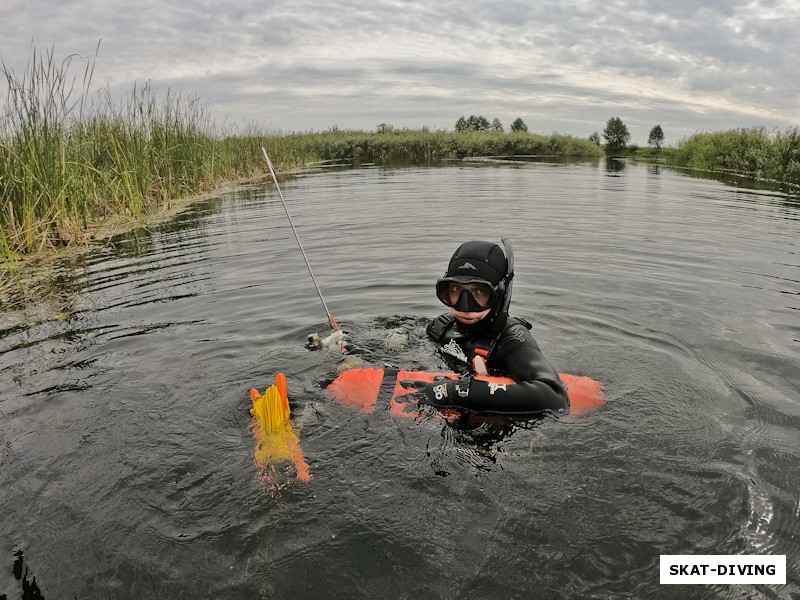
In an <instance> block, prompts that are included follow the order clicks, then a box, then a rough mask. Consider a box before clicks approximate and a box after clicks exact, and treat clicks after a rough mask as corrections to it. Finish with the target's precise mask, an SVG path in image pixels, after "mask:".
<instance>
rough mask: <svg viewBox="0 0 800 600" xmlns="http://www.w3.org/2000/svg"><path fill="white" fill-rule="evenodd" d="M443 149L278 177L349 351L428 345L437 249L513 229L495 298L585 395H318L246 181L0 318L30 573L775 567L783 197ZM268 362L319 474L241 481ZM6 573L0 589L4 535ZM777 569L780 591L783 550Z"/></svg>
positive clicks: (163, 588) (786, 208) (545, 585)
mask: <svg viewBox="0 0 800 600" xmlns="http://www.w3.org/2000/svg"><path fill="white" fill-rule="evenodd" d="M504 160H505V159H504ZM456 165H457V166H455V167H443V168H418V167H399V166H398V167H394V168H391V169H386V168H383V167H371V168H367V169H360V170H344V169H342V168H341V167H337V168H335V169H330V170H329V169H319V170H316V171H312V172H308V173H304V174H302V175H299V176H297V177H294V178H291V179H286V180H285V181H286V182H287V185H286V186H285V188H284V193H285V196H286V199H287V202H288V203H289V205H290V209H291V210H292V216H293V219H294V221H295V223H296V225H297V227H298V231H299V234H300V236H301V238H302V239H303V243H304V246H305V248H306V251H307V253H308V255H309V258H310V261H311V262H312V264H313V266H314V269H315V275H316V276H317V279H318V280H319V285H320V287H321V289H322V290H323V292H324V293H325V296H326V300H327V301H328V303H329V304H330V307H331V309H332V312H333V313H334V314H336V316H337V319H338V320H339V321H340V323H341V324H342V326H343V328H344V329H345V330H346V331H347V332H348V333H350V335H351V338H352V340H353V343H354V345H355V347H356V348H359V349H360V352H359V354H358V356H357V357H358V358H361V359H363V360H365V361H368V362H370V363H371V364H373V365H375V366H377V367H383V366H384V365H385V364H390V365H393V366H397V367H404V368H413V369H418V370H433V369H436V368H437V367H439V366H440V365H439V363H438V361H437V359H436V358H435V354H434V348H433V344H432V343H431V342H429V341H428V340H427V339H426V337H425V333H424V327H425V325H426V324H427V322H428V319H430V318H432V317H434V316H435V315H437V314H439V313H440V312H441V311H442V306H441V304H440V303H439V302H438V300H437V299H436V297H435V293H434V289H433V288H434V286H433V283H434V282H435V281H436V279H437V278H438V277H439V276H440V275H441V268H442V264H441V261H442V258H443V257H446V256H449V255H450V254H451V253H452V248H453V247H454V245H455V243H460V242H462V241H464V239H465V237H466V236H472V235H473V234H475V232H479V235H480V236H481V237H486V238H488V239H499V237H500V235H502V234H507V235H508V236H509V237H510V238H511V239H512V240H513V242H514V245H515V250H516V253H517V260H518V261H519V262H518V264H519V268H518V274H517V277H516V278H515V294H514V302H513V305H512V310H513V311H514V313H515V314H517V315H519V316H520V317H522V318H525V319H527V320H529V321H531V322H532V323H533V326H534V334H535V337H536V339H537V341H538V342H539V344H540V346H541V347H542V350H543V352H544V353H545V354H546V355H547V356H548V358H549V359H550V360H551V361H552V362H553V363H554V365H556V366H557V367H558V368H559V370H560V371H562V372H566V373H576V374H581V375H587V376H591V377H593V378H595V379H598V380H601V381H602V382H603V383H604V386H605V390H606V396H607V398H608V400H609V404H608V405H607V407H606V409H604V410H602V411H598V412H597V413H595V414H592V415H590V416H588V417H578V416H569V417H565V418H561V419H544V420H533V421H527V420H523V421H514V420H506V419H505V418H501V419H499V420H498V419H495V418H493V417H492V418H488V417H486V416H481V415H468V417H467V418H465V419H463V420H459V421H457V422H455V423H454V424H444V423H443V422H442V420H441V419H439V418H437V417H436V416H435V415H433V414H427V413H426V414H423V415H422V416H421V417H420V418H418V419H416V420H415V419H399V418H396V417H393V416H392V415H391V414H390V412H389V411H388V409H386V410H382V411H381V410H376V411H374V412H372V413H369V414H366V413H362V412H359V411H356V410H353V409H352V408H351V407H347V406H342V405H339V404H337V403H335V402H331V401H330V400H329V399H328V398H326V397H325V394H324V392H323V390H322V387H323V386H324V382H325V381H328V380H330V378H332V377H334V376H335V375H336V373H337V367H338V364H339V361H340V359H341V356H337V355H336V354H335V353H332V352H327V351H319V352H308V351H307V350H306V349H305V348H304V343H305V342H306V337H307V335H308V334H309V333H310V332H312V331H320V330H324V329H325V327H326V321H325V315H324V312H323V310H322V309H321V307H320V304H319V299H318V298H317V297H316V294H315V290H314V288H313V285H312V283H311V282H310V281H309V278H308V275H307V272H306V270H305V265H304V263H303V260H302V257H301V255H300V254H299V252H298V250H297V247H296V243H295V240H294V239H293V236H292V233H291V231H290V229H289V226H288V224H287V222H286V219H285V215H284V214H283V212H282V208H281V206H280V203H279V199H278V198H277V195H276V193H275V191H274V189H272V188H271V187H267V188H263V189H258V188H251V189H248V190H242V191H237V192H235V193H232V194H228V195H225V196H224V197H223V198H221V199H220V200H218V201H211V202H207V203H204V204H200V205H198V206H197V207H196V208H195V209H194V211H189V212H187V213H186V214H184V215H182V216H181V217H180V218H179V219H176V221H175V222H174V223H172V224H169V225H165V226H163V227H153V228H151V230H150V231H145V230H140V231H138V232H135V233H131V234H127V235H123V236H119V237H117V238H115V239H114V240H112V241H111V243H110V244H109V245H108V246H107V247H106V248H105V249H102V250H98V251H96V252H93V253H90V254H88V255H87V256H86V257H85V258H84V259H81V261H79V262H76V263H74V265H72V268H73V270H72V271H71V273H72V275H68V274H67V272H66V270H68V266H69V265H68V264H67V263H65V266H64V268H65V269H66V270H65V273H64V276H63V277H62V278H61V279H60V280H58V282H57V285H56V286H55V289H54V293H62V294H63V298H64V302H63V303H56V305H55V306H56V308H59V309H60V308H62V307H66V309H65V312H66V311H69V310H72V312H71V313H70V316H69V317H68V318H65V319H63V320H57V319H53V320H49V321H46V322H38V323H23V324H19V325H17V326H13V327H7V328H5V329H4V330H3V331H2V334H0V340H1V341H2V346H0V360H2V363H1V364H0V373H1V374H2V377H0V419H2V421H1V422H0V425H2V427H0V436H2V437H1V438H0V478H2V482H3V485H2V486H0V504H1V505H2V506H3V507H4V511H5V515H7V517H6V518H4V519H3V520H2V522H0V537H2V539H7V540H29V541H28V542H26V545H25V559H26V561H30V564H31V565H32V566H34V567H35V570H33V569H31V571H30V572H29V574H28V580H29V583H30V582H32V575H33V574H35V575H36V579H37V582H39V583H40V584H41V583H47V586H48V587H47V588H46V589H45V590H44V593H45V594H46V595H47V596H48V597H50V596H52V597H79V598H80V597H115V598H134V597H155V596H160V597H176V598H177V597H211V596H215V597H227V598H252V597H259V596H260V595H264V594H268V595H269V594H271V595H273V596H275V597H290V596H292V595H296V596H297V597H313V596H314V595H321V594H320V592H319V590H318V588H314V587H313V586H314V585H315V583H314V581H324V582H325V590H324V593H325V594H326V595H327V596H330V597H353V598H359V597H383V598H401V597H410V596H419V597H452V596H454V595H461V596H469V595H474V596H476V597H499V596H503V597H528V596H530V595H532V594H533V595H535V593H536V592H537V591H541V590H542V589H547V590H548V593H550V595H552V596H553V597H564V598H567V597H581V596H583V597H591V596H597V597H615V596H619V595H621V594H622V595H625V594H628V595H630V594H633V595H635V596H637V597H659V594H661V595H663V594H662V592H661V588H660V587H659V586H658V583H657V576H654V577H644V578H643V577H642V573H648V572H650V571H651V570H652V568H653V565H657V563H658V557H659V556H660V555H661V554H664V553H676V554H678V553H680V554H704V553H731V554H734V553H737V552H740V551H741V550H742V548H744V549H748V548H749V549H758V550H759V551H760V550H763V551H769V552H770V553H773V554H786V555H787V563H789V564H796V563H797V561H798V549H797V545H796V543H795V540H794V537H795V533H796V531H797V526H796V523H797V506H796V505H797V502H796V490H797V489H798V488H799V487H800V481H799V480H798V475H797V474H796V469H794V468H793V466H794V465H795V464H796V463H797V461H798V459H800V442H799V441H798V440H800V436H799V435H798V427H800V423H799V422H798V415H800V406H799V405H798V402H797V393H796V390H797V389H799V388H800V379H798V377H799V375H798V371H797V368H796V365H797V360H798V356H800V355H799V354H798V347H799V346H798V342H797V339H798V335H799V334H800V328H798V326H797V315H798V314H800V286H799V285H798V283H797V282H799V281H800V265H798V261H797V258H796V257H797V240H798V239H800V220H798V217H799V216H800V205H798V202H797V198H796V197H794V198H792V197H787V196H786V195H781V194H779V193H777V192H775V191H774V190H762V189H752V188H747V187H746V186H742V187H731V186H728V185H725V184H723V183H720V182H718V181H711V180H705V179H695V178H690V177H686V176H684V175H683V174H681V173H678V172H676V171H674V170H672V169H668V168H663V169H661V170H660V172H658V173H655V172H653V170H652V169H651V168H650V167H649V166H648V167H645V166H644V165H637V164H635V163H632V162H631V163H627V164H626V163H625V161H620V160H612V161H602V160H601V161H588V162H583V163H581V162H580V161H578V162H572V163H569V164H563V163H560V164H558V165H553V164H549V163H542V162H537V161H533V160H532V161H524V160H515V161H514V162H513V164H509V163H506V162H489V161H487V162H475V163H470V164H469V165H468V166H465V164H464V163H456ZM621 169H624V172H622V171H621ZM475 235H478V234H475ZM56 280H57V279H56V277H53V281H56ZM76 307H77V310H76ZM386 315H390V316H386ZM390 336H391V342H389V337H390ZM278 371H283V372H285V373H286V374H287V376H288V388H289V402H290V403H291V407H292V415H293V416H295V418H296V419H297V421H296V422H295V423H294V424H295V425H296V426H297V427H298V428H299V429H302V438H301V439H302V440H303V452H304V456H305V457H306V458H307V460H308V462H309V466H310V468H311V470H312V472H313V474H314V478H313V479H312V480H311V481H310V482H308V484H303V485H302V486H300V485H292V484H289V483H287V482H282V481H281V480H280V476H281V474H280V473H277V474H276V475H275V478H274V479H273V480H272V481H270V482H268V483H265V482H262V481H261V480H259V479H258V469H257V468H256V467H255V465H254V464H253V460H252V454H253V449H254V442H253V439H252V436H251V434H250V431H249V430H248V426H249V414H248V410H249V408H250V406H251V402H250V399H249V398H248V394H247V392H248V389H249V388H250V387H259V388H263V387H264V386H265V385H266V384H267V383H268V382H271V381H272V380H273V379H274V378H275V374H276V372H278ZM384 408H386V407H384ZM793 473H794V474H793ZM445 475H446V476H445ZM272 485H274V486H278V488H279V489H280V493H277V494H276V493H273V492H274V489H275V488H270V486H272ZM587 507H591V509H590V510H587ZM76 547H81V548H87V551H86V552H85V553H79V552H75V551H74V549H75V548H76ZM7 552H8V550H7ZM520 556H524V557H525V560H524V561H522V562H520V560H519V557H520ZM553 557H557V558H558V561H557V562H558V563H559V568H557V569H549V568H541V565H550V564H553V560H554V558H553ZM17 564H19V567H18V568H17V567H16V565H17ZM26 564H27V563H26ZM475 565H483V567H481V568H480V569H478V570H477V571H476V568H475ZM487 565H488V566H487ZM309 572H314V573H316V574H317V578H316V580H311V579H309V578H308V575H307V574H308V573H309ZM17 573H19V574H20V577H17V578H16V579H15V580H14V581H13V582H11V583H13V584H14V586H15V587H14V590H9V589H8V588H7V589H4V590H2V592H4V593H8V595H9V597H12V595H13V594H12V593H11V592H12V591H13V592H16V591H17V589H18V587H19V586H20V585H21V583H19V582H20V581H22V579H23V577H22V575H23V574H24V573H25V568H23V566H22V562H21V556H20V557H15V567H14V575H15V576H16V575H17ZM176 573H178V574H179V575H176ZM7 578H8V579H10V574H9V575H8V576H7ZM3 585H6V584H5V583H4V582H3ZM454 590H455V591H454ZM417 592H419V593H417ZM471 592H474V594H471ZM780 593H782V594H784V595H786V594H789V595H793V594H794V595H797V594H800V581H798V579H797V576H796V574H794V573H790V574H789V579H788V581H787V585H786V586H785V587H784V588H782V589H781V590H780ZM16 595H17V596H18V595H19V594H18V593H17V594H16Z"/></svg>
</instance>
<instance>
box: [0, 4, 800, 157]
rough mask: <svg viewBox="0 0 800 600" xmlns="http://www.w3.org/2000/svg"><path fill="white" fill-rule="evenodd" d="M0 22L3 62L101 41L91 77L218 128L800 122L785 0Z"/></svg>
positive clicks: (792, 10) (69, 12)
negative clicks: (178, 99) (206, 116)
mask: <svg viewBox="0 0 800 600" xmlns="http://www.w3.org/2000/svg"><path fill="white" fill-rule="evenodd" d="M0 22H2V23H3V35H2V37H0V57H2V59H3V61H4V63H5V65H6V68H7V69H12V70H14V71H15V72H17V73H20V72H22V70H24V68H25V65H26V63H27V61H28V58H29V56H30V52H31V47H32V46H35V47H37V48H53V49H54V50H55V55H56V57H58V58H64V57H66V56H68V55H70V54H77V55H79V56H80V57H83V59H84V60H85V59H90V58H91V57H93V56H94V54H95V48H96V46H97V43H98V41H100V40H102V41H101V42H100V50H99V55H98V56H97V61H96V67H95V72H94V80H93V81H94V83H95V87H101V86H106V87H109V88H110V89H111V90H113V92H114V94H117V95H119V96H120V97H122V96H123V95H125V94H126V93H129V92H130V90H132V89H133V85H134V82H137V83H139V84H141V83H142V82H150V84H151V85H152V86H153V87H154V88H155V89H156V90H158V91H159V92H161V93H164V92H166V91H167V90H172V91H173V92H175V91H180V92H181V93H182V94H183V95H186V96H188V95H196V96H199V97H200V98H202V99H203V100H204V101H205V102H206V103H207V105H208V108H209V110H210V111H211V113H212V115H213V118H214V120H215V121H217V122H219V123H220V124H222V123H226V122H227V123H232V124H240V125H244V124H256V125H258V126H260V127H262V128H263V129H268V130H280V131H283V132H289V131H305V130H321V129H327V128H329V127H332V126H334V125H336V126H338V127H340V128H357V129H366V130H373V129H374V128H375V127H376V125H378V124H379V123H389V124H391V125H394V126H397V127H413V128H416V127H422V126H428V127H431V128H441V129H452V127H453V125H454V123H455V121H456V119H457V118H458V117H459V116H461V115H464V116H469V115H471V114H476V115H477V114H481V115H485V116H486V117H488V118H489V119H490V120H492V119H494V118H499V119H500V121H501V122H502V123H503V124H504V125H505V126H506V127H508V125H509V124H510V123H511V122H512V121H513V120H514V119H515V118H517V117H522V119H523V120H524V121H525V122H526V123H527V125H528V127H529V129H530V130H531V131H533V132H537V133H550V132H552V131H558V132H560V133H567V134H573V135H577V136H580V137H586V136H588V135H589V134H591V133H592V132H593V131H600V132H602V129H603V127H604V126H605V123H606V121H607V120H608V119H609V118H610V117H614V116H618V117H620V118H621V119H622V120H623V121H624V122H625V123H626V124H627V125H628V128H629V129H630V131H631V133H632V135H633V140H632V141H633V142H634V143H640V144H645V143H646V141H647V136H648V133H649V131H650V128H652V127H653V126H654V125H656V124H660V125H661V126H662V128H663V129H664V133H665V136H666V142H667V144H670V143H674V142H676V141H678V140H679V139H680V138H681V137H683V136H687V135H691V134H692V133H694V132H696V131H720V130H725V129H731V128H737V127H750V126H754V125H763V126H765V127H767V128H768V129H775V128H777V129H780V130H783V129H785V128H787V127H789V126H796V125H800V41H798V40H800V34H798V31H800V1H798V0H668V1H664V0H660V1H655V0H579V1H575V2H567V1H566V0H561V1H555V0H457V1H456V0H427V1H425V0H416V1H414V0H411V1H408V0H337V1H336V2H333V1H331V0H320V1H311V0H224V1H223V0H218V1H215V2H214V1H210V0H171V1H167V0H136V1H135V2H131V1H126V2H120V1H118V0H0ZM81 60H82V59H81V58H77V59H76V61H78V62H80V61H81ZM74 64H76V63H75V61H73V65H74ZM83 64H84V63H80V65H81V68H83Z"/></svg>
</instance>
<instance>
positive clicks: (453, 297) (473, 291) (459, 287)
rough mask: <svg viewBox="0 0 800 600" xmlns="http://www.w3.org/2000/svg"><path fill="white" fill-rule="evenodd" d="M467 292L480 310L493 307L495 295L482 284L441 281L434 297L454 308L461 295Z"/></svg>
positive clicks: (488, 287)
mask: <svg viewBox="0 0 800 600" xmlns="http://www.w3.org/2000/svg"><path fill="white" fill-rule="evenodd" d="M464 292H467V293H468V294H469V295H470V296H472V298H473V299H474V300H475V302H476V303H477V304H478V306H480V307H481V309H487V308H490V307H492V306H494V303H495V301H496V300H497V294H496V293H495V292H494V290H493V289H492V288H491V287H490V286H488V285H486V284H484V283H458V282H456V281H441V282H439V284H437V286H436V295H437V296H438V297H439V300H441V301H442V303H443V304H445V305H446V306H451V307H452V306H456V304H458V300H459V298H460V297H461V294H462V293H464Z"/></svg>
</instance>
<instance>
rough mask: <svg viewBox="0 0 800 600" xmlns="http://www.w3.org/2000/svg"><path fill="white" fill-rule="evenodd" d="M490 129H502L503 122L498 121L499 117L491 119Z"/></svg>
mask: <svg viewBox="0 0 800 600" xmlns="http://www.w3.org/2000/svg"><path fill="white" fill-rule="evenodd" d="M492 129H494V130H495V131H503V124H502V123H501V122H500V119H495V120H494V121H492Z"/></svg>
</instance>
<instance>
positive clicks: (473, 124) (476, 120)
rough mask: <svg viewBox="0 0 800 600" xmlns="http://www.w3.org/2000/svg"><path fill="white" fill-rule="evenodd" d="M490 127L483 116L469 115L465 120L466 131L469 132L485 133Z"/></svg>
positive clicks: (487, 120)
mask: <svg viewBox="0 0 800 600" xmlns="http://www.w3.org/2000/svg"><path fill="white" fill-rule="evenodd" d="M490 127H491V124H490V123H489V119H487V118H486V117H484V116H483V115H478V116H477V117H476V116H475V115H470V116H469V118H468V119H467V129H469V130H470V131H486V130H487V129H489V128H490Z"/></svg>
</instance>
